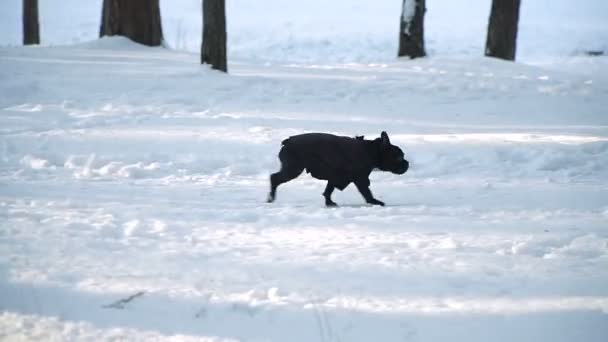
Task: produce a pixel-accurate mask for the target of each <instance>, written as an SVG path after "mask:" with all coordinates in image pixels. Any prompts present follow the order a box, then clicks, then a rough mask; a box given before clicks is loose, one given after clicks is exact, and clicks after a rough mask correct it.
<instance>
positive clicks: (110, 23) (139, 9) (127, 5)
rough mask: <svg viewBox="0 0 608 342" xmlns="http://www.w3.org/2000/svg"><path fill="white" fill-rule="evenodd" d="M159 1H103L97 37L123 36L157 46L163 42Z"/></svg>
mask: <svg viewBox="0 0 608 342" xmlns="http://www.w3.org/2000/svg"><path fill="white" fill-rule="evenodd" d="M158 1H159V0H103V8H102V12H101V28H100V30H99V36H100V37H103V36H115V35H119V36H125V37H127V38H129V39H131V40H133V41H134V42H137V43H140V44H144V45H148V46H159V45H161V44H162V41H163V30H162V25H161V19H160V6H159V3H158Z"/></svg>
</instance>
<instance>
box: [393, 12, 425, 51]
mask: <svg viewBox="0 0 608 342" xmlns="http://www.w3.org/2000/svg"><path fill="white" fill-rule="evenodd" d="M425 12H426V5H425V0H403V8H402V11H401V21H400V25H399V52H398V53H397V55H398V56H399V57H402V56H409V57H410V58H417V57H424V56H426V51H425V50H424V14H425Z"/></svg>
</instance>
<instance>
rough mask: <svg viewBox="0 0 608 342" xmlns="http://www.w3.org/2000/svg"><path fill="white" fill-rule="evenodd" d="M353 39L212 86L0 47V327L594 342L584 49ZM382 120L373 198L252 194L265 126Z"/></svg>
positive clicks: (373, 130)
mask: <svg viewBox="0 0 608 342" xmlns="http://www.w3.org/2000/svg"><path fill="white" fill-rule="evenodd" d="M235 2H236V1H235ZM541 2H542V1H541ZM44 3H45V2H44V1H41V5H42V6H44ZM47 3H48V2H47ZM78 3H82V2H78ZM180 3H181V4H182V6H185V5H184V3H185V2H184V1H182V2H180ZM196 3H198V1H195V2H191V5H192V6H193V7H192V8H195V7H196V8H197V9H198V4H196ZM241 3H245V4H247V2H246V1H242V2H241ZM331 3H332V4H334V5H332V6H338V4H340V3H341V4H342V5H344V2H339V1H336V2H331ZM355 3H356V4H359V5H361V6H365V5H363V4H362V3H363V1H355ZM370 3H371V2H370ZM526 3H530V2H529V1H528V2H524V4H526ZM586 3H587V2H586ZM589 3H594V4H595V2H589ZM47 5H48V4H47ZM194 5H196V6H194ZM229 5H230V2H229ZM95 6H96V5H95ZM95 6H92V5H89V6H85V5H82V8H81V9H82V11H85V10H86V11H89V12H91V13H93V12H94V14H91V15H90V16H84V17H83V18H82V19H81V20H80V19H79V20H75V21H73V22H71V23H69V25H80V24H82V23H84V22H86V21H87V20H88V21H91V22H94V21H95V20H96V19H95V18H96V17H95V18H93V15H95V16H96V15H97V9H96V7H95ZM164 6H166V4H165V5H164ZM232 6H234V4H233V5H232ZM249 6H251V7H250V8H251V9H253V8H254V7H253V2H250V3H249ZM429 6H430V5H429ZM564 6H565V5H564ZM595 6H598V7H597V8H596V9H598V10H599V9H601V4H600V3H599V2H598V3H597V4H596V5H595ZM557 7H558V8H559V6H557ZM78 8H79V7H75V8H73V10H74V11H76V12H78V10H79V9H78ZM245 8H247V7H245ZM296 8H297V7H296ZM233 10H234V9H233ZM396 10H397V11H399V10H400V9H399V7H398V5H397V7H396ZM277 11H278V10H277ZM294 11H295V10H294ZM3 13H4V14H3ZM5 13H6V12H3V11H0V16H1V15H6V14H5ZM287 13H290V12H287ZM372 13H374V12H372ZM430 13H431V10H430V9H429V16H430ZM484 13H485V10H484ZM575 14H576V12H573V15H575ZM191 15H194V12H193V14H191ZM235 15H236V13H235ZM360 15H361V14H360ZM527 15H530V14H527ZM168 16H169V17H170V16H171V15H170V14H169V15H168ZM294 16H296V15H295V14H294ZM296 17H297V18H303V17H305V16H304V15H300V16H296ZM374 18H376V19H375V21H374V22H376V23H380V21H381V20H379V19H378V18H380V16H379V15H377V16H374ZM590 18H594V17H593V16H591V17H590ZM396 19H397V20H398V17H397V18H396ZM484 20H485V17H484ZM539 22H542V21H539ZM590 22H592V19H590ZM4 23H5V24H2V25H7V24H6V23H7V21H4ZM275 24H276V23H275ZM57 25H59V24H54V25H51V26H50V27H55V26H57ZM66 25H68V24H66ZM269 25H271V24H269ZM298 25H300V24H298ZM396 25H398V22H396V23H395V26H396ZM598 25H599V24H598ZM598 25H595V26H594V25H589V30H591V31H593V30H597V28H598V27H600V26H598ZM61 27H65V26H61ZM166 27H171V24H168V25H166ZM173 27H175V26H173ZM296 27H297V26H296ZM559 27H560V29H562V30H567V28H568V25H566V24H563V25H562V26H559ZM564 27H565V28H564ZM241 29H243V30H245V29H244V28H241ZM233 30H236V31H237V32H241V31H239V30H240V29H239V30H237V29H234V28H233ZM58 31H59V29H56V31H55V32H58ZM94 31H95V29H93V30H92V31H91V32H94ZM279 31H280V30H275V31H273V32H275V33H276V35H277V36H276V37H275V38H272V37H265V38H266V39H268V40H269V41H273V40H274V41H275V42H276V43H277V44H279V43H281V44H282V42H283V41H282V39H284V38H285V37H286V35H288V32H283V34H282V35H281V34H279ZM345 31H348V29H344V30H338V33H339V34H342V35H344V36H348V37H357V32H356V31H353V32H351V34H346V33H345ZM558 31H559V30H558ZM3 32H7V31H6V30H5V31H3ZM81 32H84V33H83V37H86V39H82V41H85V40H89V39H94V34H93V35H92V36H91V37H89V36H87V35H86V32H88V31H86V30H84V31H81ZM594 32H595V31H594ZM241 33H242V34H246V32H241ZM338 33H336V34H338ZM5 34H6V33H5ZM182 35H183V34H182ZM59 36H61V37H63V40H62V39H59V38H57V41H56V42H54V43H53V44H52V45H54V44H66V43H73V42H75V41H80V40H71V38H70V36H69V35H68V34H67V33H66V34H62V35H61V34H60V35H59ZM59 36H58V37H59ZM586 37H587V39H589V40H590V41H593V42H596V43H598V44H599V45H601V44H602V39H603V38H602V37H603V36H602V35H601V34H595V35H590V36H586ZM353 39H355V38H353ZM357 39H358V38H357ZM176 41H179V40H176ZM184 41H185V40H184ZM354 41H355V40H351V41H350V45H348V46H349V47H351V48H354V47H356V46H357V45H356V44H355V43H353V42H354ZM444 41H448V40H447V39H446V40H444ZM465 41H467V40H463V39H460V42H465ZM468 41H470V40H468ZM3 42H7V44H4V45H10V44H11V41H10V39H5V40H4V41H3ZM297 42H298V44H299V43H300V41H299V40H298V41H297ZM604 42H605V41H604ZM395 44H396V42H395ZM522 44H523V45H524V46H525V45H526V44H530V45H532V44H531V43H530V40H525V39H524V40H523V41H522ZM185 45H187V44H185ZM296 45H297V44H296ZM548 45H549V44H548ZM236 46H239V45H238V44H237V45H236ZM431 46H432V43H431ZM437 46H439V45H437ZM441 46H443V45H441ZM569 46H572V45H569ZM184 47H185V48H187V46H184ZM368 48H369V46H367V45H365V44H363V46H361V47H360V49H358V50H357V49H355V50H356V51H359V52H360V54H359V55H357V56H359V57H360V58H353V59H352V60H351V59H349V58H345V57H344V56H346V55H343V54H340V53H337V52H336V53H335V54H333V55H332V54H330V52H328V51H325V50H323V49H322V48H319V47H318V46H317V45H315V44H313V45H312V47H311V49H310V50H311V52H310V53H311V55H310V56H313V57H314V58H309V57H310V56H309V55H307V54H306V53H304V52H298V53H295V54H293V58H289V57H286V56H287V54H286V53H285V51H284V50H282V49H283V48H277V49H276V50H277V51H278V52H276V53H275V54H274V55H271V57H272V58H268V60H270V61H271V63H265V62H264V63H260V59H262V60H263V59H264V58H260V59H257V58H254V57H252V56H248V55H247V53H245V52H243V54H242V55H241V56H242V59H238V58H236V59H231V61H230V66H229V67H230V72H231V74H230V75H223V74H220V73H217V72H214V71H211V70H209V69H207V68H206V67H203V66H200V65H199V64H198V56H197V55H196V54H195V53H190V52H186V51H173V50H167V49H161V48H145V47H141V46H137V45H135V44H133V43H130V42H129V41H127V40H126V39H122V38H112V39H102V40H97V41H89V42H79V43H77V44H72V45H66V46H50V47H49V46H46V47H29V48H23V47H9V46H7V47H2V48H0V340H9V341H12V340H16V341H22V340H40V341H52V340H60V341H63V340H71V341H83V340H84V341H87V340H88V341H99V340H126V341H150V340H160V341H302V342H310V341H323V342H329V341H332V342H333V341H441V340H450V341H606V340H607V339H608V182H607V180H608V116H607V115H606V113H607V111H606V107H607V104H608V100H607V99H608V58H606V57H599V58H590V57H584V56H572V55H569V54H570V52H568V53H564V54H561V55H560V54H559V53H557V52H556V53H553V54H547V55H546V56H547V59H544V57H543V58H539V59H534V58H533V57H534V56H533V54H529V55H527V56H528V58H529V60H530V62H532V63H534V65H531V64H520V63H508V62H502V61H497V60H493V59H485V58H481V57H477V56H476V55H475V54H474V53H473V52H472V51H474V49H468V50H466V51H465V52H463V53H461V54H459V53H456V52H455V51H456V50H450V49H447V50H441V49H439V48H437V50H436V51H437V53H436V55H435V56H433V57H431V58H428V59H422V60H415V61H409V60H395V59H391V58H390V57H389V56H388V55H387V56H385V57H377V58H376V57H375V56H376V55H374V54H373V53H369V52H368ZM235 49H236V47H235ZM252 49H254V50H255V49H259V50H257V51H273V50H271V49H269V48H268V47H267V46H265V45H264V44H263V43H261V42H259V41H258V42H257V43H255V42H254V43H252ZM380 50H381V51H380V53H386V51H388V50H386V49H380ZM243 51H245V50H243ZM539 51H540V50H539ZM560 51H561V50H560ZM564 51H565V50H564ZM572 51H574V50H572ZM452 52H455V53H452ZM326 53H327V54H328V59H327V61H326V62H323V61H322V56H323V55H324V54H326ZM235 54H237V53H236V51H235ZM282 54H285V55H282ZM237 55H238V54H237ZM282 56H283V57H282ZM524 56H525V54H524ZM554 57H555V58H554ZM533 59H534V60H533ZM281 60H283V61H282V62H281ZM341 60H346V61H348V63H340V62H337V61H341ZM371 61H374V62H371ZM382 130H387V131H388V132H389V134H390V136H391V140H392V141H393V143H394V144H397V145H400V146H401V147H402V148H403V149H404V151H405V152H406V157H407V159H408V160H409V161H410V163H411V169H410V171H408V173H406V174H405V175H403V176H396V175H391V174H384V173H374V174H373V175H372V190H373V191H374V194H375V195H376V197H378V198H379V199H381V200H383V201H385V202H386V203H387V206H386V207H370V206H367V205H364V204H363V199H362V198H361V196H360V195H359V194H358V193H357V191H356V190H355V189H354V187H349V188H347V189H346V190H345V191H344V192H336V193H335V195H334V199H335V201H336V202H337V203H339V204H340V205H341V207H339V208H335V209H327V208H325V207H324V206H323V198H322V197H321V192H322V191H323V188H324V183H323V182H320V181H317V180H314V179H312V178H310V177H309V176H301V177H300V178H298V179H297V180H296V181H293V182H291V183H288V184H286V185H283V186H282V187H280V188H279V191H278V198H277V201H276V202H275V203H273V204H267V203H265V201H264V200H265V198H266V194H267V191H268V175H269V174H270V173H271V172H274V171H276V170H277V169H278V167H279V163H278V160H277V157H276V155H277V152H278V150H279V147H280V141H281V140H282V139H284V138H285V137H287V136H289V135H293V134H297V133H301V132H310V131H324V132H333V133H337V134H343V135H351V136H352V135H360V134H364V135H366V137H368V138H374V137H376V136H378V135H379V133H380V132H381V131H382Z"/></svg>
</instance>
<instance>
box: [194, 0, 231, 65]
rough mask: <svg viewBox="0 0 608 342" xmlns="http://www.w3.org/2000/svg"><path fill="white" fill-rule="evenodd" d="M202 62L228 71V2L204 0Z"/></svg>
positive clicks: (223, 0)
mask: <svg viewBox="0 0 608 342" xmlns="http://www.w3.org/2000/svg"><path fill="white" fill-rule="evenodd" d="M201 63H202V64H211V67H212V68H213V69H217V70H221V71H223V72H227V71H228V66H227V61H226V2H225V0H203V44H202V46H201Z"/></svg>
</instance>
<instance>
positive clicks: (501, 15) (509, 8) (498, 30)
mask: <svg viewBox="0 0 608 342" xmlns="http://www.w3.org/2000/svg"><path fill="white" fill-rule="evenodd" d="M520 2H521V0H492V10H491V12H490V20H489V23H488V36H487V39H486V53H485V55H486V56H489V57H497V58H502V59H506V60H510V61H513V60H515V52H516V45H517V25H518V22H519V5H520Z"/></svg>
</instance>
